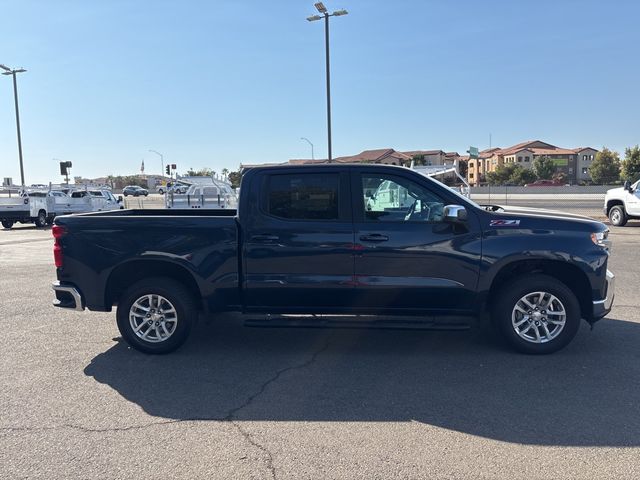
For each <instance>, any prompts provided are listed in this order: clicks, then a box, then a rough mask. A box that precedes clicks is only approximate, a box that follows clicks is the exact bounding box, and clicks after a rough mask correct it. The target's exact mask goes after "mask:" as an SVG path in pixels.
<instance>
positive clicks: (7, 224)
mask: <svg viewBox="0 0 640 480" xmlns="http://www.w3.org/2000/svg"><path fill="white" fill-rule="evenodd" d="M2 226H3V227H4V228H6V229H7V230H10V229H11V227H13V220H2Z"/></svg>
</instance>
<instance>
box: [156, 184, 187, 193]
mask: <svg viewBox="0 0 640 480" xmlns="http://www.w3.org/2000/svg"><path fill="white" fill-rule="evenodd" d="M188 189H189V187H188V186H187V185H181V184H176V183H167V184H166V185H158V186H157V187H156V192H158V193H159V194H160V195H164V194H165V193H171V192H173V193H179V194H182V193H187V190H188Z"/></svg>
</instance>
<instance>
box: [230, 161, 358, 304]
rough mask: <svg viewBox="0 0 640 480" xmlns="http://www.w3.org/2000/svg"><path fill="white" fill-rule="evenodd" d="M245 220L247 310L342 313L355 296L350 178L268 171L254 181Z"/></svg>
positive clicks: (320, 171)
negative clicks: (353, 294)
mask: <svg viewBox="0 0 640 480" xmlns="http://www.w3.org/2000/svg"><path fill="white" fill-rule="evenodd" d="M243 188H250V189H251V191H250V192H249V201H248V202H247V204H246V208H244V207H245V205H243V210H242V211H241V217H240V221H241V224H242V225H243V226H244V228H243V247H244V255H243V258H244V281H245V283H244V294H245V298H244V303H245V305H246V307H247V309H248V310H254V311H260V310H268V311H280V312H291V313H296V312H298V313H302V312H332V311H342V310H344V309H345V307H346V306H349V305H350V302H351V300H352V298H351V295H352V293H353V282H352V280H353V248H354V243H353V223H352V214H351V204H350V200H351V198H350V191H349V189H350V182H349V173H348V171H347V170H346V169H345V168H344V167H338V168H331V167H325V168H316V169H314V168H295V169H270V170H269V169H267V170H265V171H263V172H261V173H260V174H258V175H256V176H255V177H253V178H252V184H251V185H250V186H248V187H243Z"/></svg>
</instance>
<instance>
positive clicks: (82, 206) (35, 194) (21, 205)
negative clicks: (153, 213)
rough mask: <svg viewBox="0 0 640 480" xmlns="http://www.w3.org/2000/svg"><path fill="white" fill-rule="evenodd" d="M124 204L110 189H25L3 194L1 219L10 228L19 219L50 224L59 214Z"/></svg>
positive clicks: (92, 210) (39, 223) (42, 225)
mask: <svg viewBox="0 0 640 480" xmlns="http://www.w3.org/2000/svg"><path fill="white" fill-rule="evenodd" d="M120 208H124V207H123V206H122V202H121V200H120V199H116V197H115V196H114V195H113V194H112V193H111V192H110V191H109V190H75V191H74V190H69V191H68V192H67V191H63V190H52V189H26V190H24V191H22V192H20V193H19V194H18V195H14V196H11V197H2V198H0V223H2V226H3V227H4V228H6V229H10V228H11V227H13V225H14V224H16V223H33V224H35V226H36V227H44V226H45V225H51V224H52V223H53V219H54V218H55V217H56V216H58V215H66V214H69V213H87V212H100V211H106V210H117V209H120Z"/></svg>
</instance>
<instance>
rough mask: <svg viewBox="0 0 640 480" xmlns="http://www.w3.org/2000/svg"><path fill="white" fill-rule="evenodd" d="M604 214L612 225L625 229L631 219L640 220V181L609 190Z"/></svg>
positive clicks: (626, 183)
mask: <svg viewBox="0 0 640 480" xmlns="http://www.w3.org/2000/svg"><path fill="white" fill-rule="evenodd" d="M604 214H605V215H606V216H607V217H608V218H609V221H610V222H611V225H615V226H616V227H623V226H624V225H626V223H627V221H628V220H630V219H635V218H637V219H640V180H638V181H637V182H636V183H634V184H633V185H631V183H630V182H629V181H626V182H624V186H623V187H619V188H612V189H611V190H607V193H606V195H605V196H604Z"/></svg>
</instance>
